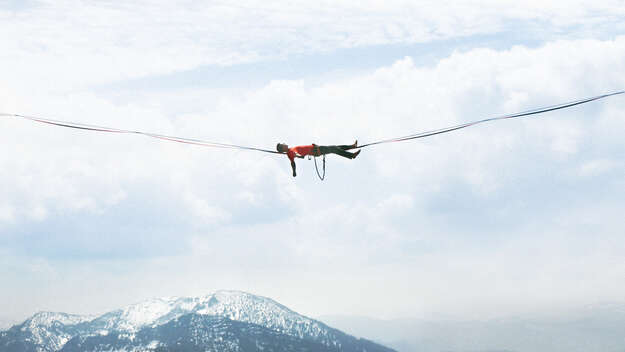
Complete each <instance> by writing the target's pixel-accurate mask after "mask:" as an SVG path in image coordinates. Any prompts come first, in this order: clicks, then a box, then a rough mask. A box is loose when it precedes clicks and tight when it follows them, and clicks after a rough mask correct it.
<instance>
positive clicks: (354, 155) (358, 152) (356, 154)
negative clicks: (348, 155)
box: [352, 149, 362, 159]
mask: <svg viewBox="0 0 625 352" xmlns="http://www.w3.org/2000/svg"><path fill="white" fill-rule="evenodd" d="M361 150H362V149H361ZM358 154H360V150H359V151H357V152H355V153H354V154H352V159H356V157H357V156H358Z"/></svg>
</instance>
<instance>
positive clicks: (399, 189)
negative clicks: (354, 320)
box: [0, 2, 625, 316]
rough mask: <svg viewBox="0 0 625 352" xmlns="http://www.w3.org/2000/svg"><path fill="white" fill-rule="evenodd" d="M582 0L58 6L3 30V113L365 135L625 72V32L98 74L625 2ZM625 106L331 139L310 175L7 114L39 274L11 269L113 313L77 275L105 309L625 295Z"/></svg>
mask: <svg viewBox="0 0 625 352" xmlns="http://www.w3.org/2000/svg"><path fill="white" fill-rule="evenodd" d="M563 4H564V3H557V2H553V3H549V4H539V3H530V4H529V5H521V4H519V5H513V6H510V5H509V4H507V5H499V4H498V3H492V4H490V5H484V6H479V7H476V6H475V4H473V3H471V2H466V3H461V4H459V5H457V6H456V7H451V6H447V5H442V6H441V5H432V6H420V7H419V8H418V9H417V8H415V7H413V5H411V4H405V6H402V8H401V10H398V8H397V7H396V6H388V5H386V4H385V3H384V4H383V3H378V2H368V3H365V4H364V7H359V9H357V11H354V6H351V5H350V4H345V3H343V4H342V5H334V4H325V5H323V6H322V5H302V4H300V5H299V6H308V7H299V6H294V7H291V6H290V5H285V4H281V3H271V4H269V5H262V6H261V5H257V4H256V5H255V4H254V3H246V4H245V5H241V6H239V7H234V6H230V5H220V4H215V5H212V7H204V6H205V5H196V4H186V5H185V4H183V5H180V6H176V7H172V6H170V5H166V4H165V5H162V4H161V5H159V4H155V3H136V4H132V5H124V6H115V5H109V4H103V3H98V4H95V3H89V2H84V3H80V4H74V3H59V5H51V4H50V3H43V4H42V5H40V6H38V7H36V8H34V9H25V10H23V11H21V12H18V13H16V14H13V13H11V14H6V13H5V14H3V16H5V18H4V19H6V20H7V21H2V23H3V24H1V25H0V26H6V27H4V28H5V29H7V30H9V27H11V31H13V32H10V33H14V34H15V35H14V36H12V37H13V38H27V39H25V40H24V41H23V42H22V43H19V42H18V41H17V40H12V41H5V42H3V44H0V45H3V46H4V49H6V50H3V51H2V52H3V54H1V55H3V56H2V60H3V62H6V63H7V65H4V66H3V67H5V69H4V72H3V75H4V74H6V76H3V77H7V79H6V81H5V83H3V86H2V87H0V94H1V98H0V108H1V109H2V110H4V109H8V110H10V111H16V112H23V111H26V112H27V113H33V114H40V115H42V116H46V117H51V118H58V119H67V120H75V121H77V122H84V123H92V124H98V125H105V126H115V127H120V128H128V129H142V130H147V131H153V132H158V133H164V134H171V135H180V136H185V137H190V138H202V139H210V140H215V141H220V142H230V143H236V144H242V145H254V146H259V147H264V148H273V146H274V145H275V143H276V142H279V141H283V142H287V143H289V144H304V143H306V144H307V143H312V142H316V143H324V144H326V143H327V144H334V143H348V142H352V141H353V140H354V139H355V138H358V139H359V141H360V142H361V143H365V142H369V141H373V140H377V139H382V138H387V137H394V136H401V135H405V134H409V133H413V132H418V131H423V130H430V129H436V128H439V127H444V126H449V125H453V124H456V123H460V122H466V121H471V120H474V119H479V118H483V117H488V116H494V115H499V114H504V113H509V112H515V111H519V110H524V109H527V108H532V107H537V106H543V105H549V104H553V103H559V102H563V101H567V100H570V99H574V98H581V97H586V96H591V95H595V94H599V93H603V92H607V91H612V90H616V89H622V87H623V86H625V84H624V83H625V82H624V80H623V78H622V77H625V75H624V74H625V64H624V62H625V61H624V60H623V57H625V37H623V36H616V37H614V36H611V37H610V38H608V39H604V40H589V39H560V40H557V41H553V42H549V43H544V44H543V45H540V46H537V47H528V46H522V45H518V46H513V47H509V48H507V49H504V50H497V49H492V48H490V49H489V48H471V49H469V50H457V51H455V52H453V54H451V55H449V56H447V57H445V58H443V59H442V60H439V61H437V62H436V63H435V64H431V65H430V64H428V65H420V64H419V63H418V58H413V57H405V58H398V59H397V60H395V62H394V63H393V64H391V65H382V66H380V67H377V68H376V69H375V70H369V71H365V72H358V73H355V74H352V75H348V76H340V75H336V76H335V75H328V76H324V77H323V79H318V80H316V81H314V82H313V83H311V80H313V79H312V78H311V79H307V78H302V79H296V80H293V79H281V80H273V81H271V82H269V83H268V84H265V85H262V86H260V87H251V88H250V87H247V86H241V87H235V88H230V89H223V90H220V89H214V88H201V87H200V88H193V87H191V88H186V89H183V90H173V91H162V92H158V93H157V94H156V93H155V94H151V93H149V94H148V93H145V92H144V91H137V92H136V94H137V96H140V98H135V96H133V95H129V96H124V97H123V99H119V98H118V97H114V96H111V95H107V94H99V93H98V91H97V90H96V89H93V87H94V86H95V85H100V84H103V83H107V82H114V81H124V80H126V79H129V78H135V77H154V76H155V75H156V76H158V75H162V74H167V73H170V72H175V71H178V70H185V69H193V68H197V67H198V65H206V64H217V65H236V64H237V63H242V62H251V61H255V60H256V61H258V60H264V59H266V58H268V57H273V56H276V57H278V56H282V57H283V58H284V60H286V61H285V62H287V63H288V58H289V55H294V54H297V53H302V52H311V51H324V50H326V51H332V50H336V49H337V48H353V47H358V46H371V45H377V44H380V43H386V44H388V43H395V42H404V43H407V42H420V41H431V40H439V39H440V38H458V37H461V36H476V35H479V34H480V33H487V34H488V33H491V34H492V33H500V32H501V31H505V30H510V28H509V27H506V26H505V22H506V21H507V20H509V19H516V20H517V21H522V25H523V26H532V25H531V24H529V23H530V22H531V23H534V25H535V26H537V27H538V28H549V29H553V30H554V31H556V30H559V31H562V32H566V31H567V30H570V31H572V32H573V33H575V34H579V33H581V32H583V31H584V30H589V27H590V25H581V24H578V23H577V22H578V21H581V20H584V21H585V20H587V19H589V16H590V14H592V16H593V18H596V19H599V20H601V21H604V20H605V21H608V22H607V23H614V22H615V21H616V20H615V19H618V18H620V17H619V16H621V13H620V12H621V7H619V6H616V5H618V4H617V3H609V2H608V3H602V4H597V5H592V4H583V3H582V4H580V6H578V7H575V6H572V7H569V6H563ZM539 5H540V6H539ZM387 6H388V7H387ZM70 7H72V10H73V11H69V9H70ZM73 7H75V8H73ZM138 8H142V9H143V10H145V11H143V13H144V14H145V16H144V17H137V16H134V14H136V13H137V11H138ZM578 9H579V12H578ZM373 10H375V11H373ZM465 10H466V11H465ZM163 12H167V13H168V14H170V15H171V16H168V17H167V18H164V17H163V16H159V15H158V14H162V13H163ZM456 13H463V15H465V14H466V16H467V17H464V16H463V18H468V19H467V20H464V19H463V18H458V16H455V15H454V16H451V15H450V14H456ZM610 13H613V15H611V14H610ZM261 15H262V16H261ZM595 16H596V17H595ZM609 16H614V17H609ZM96 17H97V18H96ZM608 17H609V18H608ZM59 18H61V19H63V21H61V20H59ZM253 18H260V20H259V21H260V22H258V21H253V20H252V19H253ZM395 18H396V20H394V19H395ZM339 19H341V20H339ZM523 21H527V22H523ZM59 22H63V24H62V25H59ZM544 22H548V23H549V24H548V25H544ZM591 22H592V21H591ZM475 23H481V25H480V26H475V25H474V24H475ZM593 23H594V22H593ZM225 24H227V26H226V25H225ZM319 24H323V25H319ZM543 25H544V26H545V27H542V26H543ZM577 25H580V26H581V27H583V28H585V29H582V30H580V31H581V32H578V31H577V29H570V27H576V26H577ZM523 26H522V28H525V27H523ZM223 28H228V29H229V30H228V31H224V30H223ZM614 28H617V29H618V26H615V27H614ZM617 29H615V30H614V32H609V33H618V30H617ZM537 31H538V32H539V30H537ZM155 32H158V33H159V34H160V35H155V34H154V33H155ZM224 32H226V33H224ZM7 33H9V32H7ZM556 36H557V35H556ZM563 36H564V35H563ZM307 38H308V39H309V40H306V39H307ZM278 47H279V48H280V50H277V51H276V50H275V49H276V48H278ZM163 48H166V49H163ZM8 67H12V69H11V70H9V68H8ZM35 82H37V85H35V84H34V83H35ZM623 106H625V105H624V103H623V101H622V99H621V97H614V98H610V99H607V100H603V101H600V102H595V103H591V104H589V105H585V106H580V107H576V108H573V109H570V110H566V111H561V112H556V113H550V114H545V115H540V116H537V117H534V118H528V119H524V120H513V121H505V122H498V123H493V124H489V125H481V126H478V127H473V128H470V129H466V130H463V131H461V132H455V133H450V134H446V135H442V136H436V137H431V138H429V139H423V140H416V141H412V142H406V143H397V144H386V145H380V146H377V147H371V148H368V149H364V150H363V152H362V154H361V155H360V156H359V157H358V159H356V160H354V161H349V160H343V159H340V158H338V157H329V158H328V178H327V180H326V181H324V182H319V181H317V180H316V176H315V174H314V166H313V164H312V162H309V161H308V160H298V173H299V176H298V178H297V179H293V178H291V176H290V167H289V164H288V161H287V160H286V159H285V158H280V157H277V156H274V155H264V154H257V153H251V152H243V151H240V152H239V151H231V150H213V149H204V148H199V147H190V146H182V145H175V144H171V143H167V142H159V141H156V140H151V139H147V138H140V137H138V136H128V135H103V134H97V133H85V132H80V131H73V130H68V129H59V128H53V127H49V126H43V125H37V124H33V123H31V122H27V121H20V120H15V119H5V118H3V119H1V120H0V131H4V132H3V134H2V140H3V143H6V145H8V146H11V148H2V151H0V184H3V185H9V187H5V188H2V192H1V194H2V197H0V198H1V200H0V249H2V251H3V254H6V255H7V256H6V257H5V258H6V259H4V263H5V264H6V265H3V266H2V267H4V268H12V269H17V270H9V269H6V273H5V274H7V275H8V273H9V272H11V271H13V272H20V273H23V277H28V278H29V280H30V279H32V282H31V283H27V282H26V281H25V280H24V279H23V278H20V276H19V275H18V274H11V275H10V276H6V277H10V281H11V282H12V283H13V284H14V285H13V286H15V288H14V289H13V290H12V291H7V292H5V293H4V295H5V296H4V298H6V297H7V296H12V297H17V296H19V294H21V293H25V295H24V296H23V297H26V298H25V300H27V299H30V300H31V301H32V302H35V303H36V304H35V303H34V304H31V305H28V307H33V308H32V309H35V308H34V307H46V309H47V310H54V309H55V307H59V308H56V309H58V310H66V311H75V312H80V311H88V310H89V309H95V308H93V306H91V305H90V304H91V303H93V302H86V301H84V300H83V299H80V300H78V303H76V302H77V301H76V293H72V292H71V289H76V287H80V289H79V293H83V294H85V297H87V296H90V297H94V298H93V300H95V301H97V302H96V303H93V304H95V305H96V306H97V307H100V308H97V309H108V308H115V307H116V306H118V305H120V304H121V303H122V302H126V303H128V301H129V300H130V301H131V302H132V301H137V300H139V299H142V298H145V297H146V296H158V295H175V294H178V295H186V294H197V293H202V292H204V291H210V290H213V289H217V288H239V289H245V290H250V291H253V292H256V293H259V294H265V295H268V296H271V297H275V298H276V299H278V300H280V301H281V302H285V303H290V305H291V306H293V307H294V308H296V310H301V311H303V312H305V313H307V312H310V313H314V314H320V313H326V312H327V313H329V312H333V313H341V312H342V313H358V312H367V313H370V314H371V315H378V316H385V315H386V316H398V315H402V314H413V313H414V314H416V313H417V312H419V311H420V310H429V311H436V310H448V311H456V310H457V311H459V312H460V311H465V312H469V313H470V312H475V311H482V312H483V311H488V310H489V309H492V306H490V308H489V304H490V303H492V302H497V304H499V306H503V307H506V310H508V311H509V310H512V307H513V306H515V305H516V306H523V307H527V306H529V305H534V304H537V305H538V303H540V304H543V305H546V306H548V305H549V304H551V303H553V302H554V301H556V300H557V299H558V298H560V297H562V295H563V294H565V293H566V294H567V295H570V297H571V298H570V302H572V303H575V302H583V301H584V300H600V299H610V298H615V297H619V295H620V294H622V292H623V289H622V287H621V286H620V285H619V284H618V283H617V282H618V280H614V278H615V277H618V275H620V274H622V268H621V267H620V266H618V265H612V266H611V264H610V263H612V264H614V263H615V258H618V257H619V256H620V255H621V254H622V253H623V252H622V249H623V248H622V245H620V241H619V240H618V236H617V234H618V233H619V231H620V230H621V229H622V225H620V224H621V223H622V221H621V219H620V212H619V209H622V208H623V200H622V199H623V197H622V196H621V194H620V193H621V192H620V190H622V189H623V184H622V183H623V182H622V181H621V179H622V177H620V175H622V174H623V172H622V171H623V170H622V168H623V165H625V163H624V161H623V158H622V155H621V154H622V153H620V152H619V151H620V150H621V149H622V148H621V144H622V135H623V132H625V131H624V129H625V127H624V126H623V123H622V122H623V121H622V110H623ZM589 233H598V234H599V236H601V237H592V236H589V235H588V234H589ZM597 238H600V239H601V240H598V239H597ZM563 243H565V244H566V246H563ZM606 253H607V255H606V256H604V257H602V254H606ZM528 258H531V260H528ZM579 258H582V259H583V260H584V261H583V262H578V259H579ZM31 262H36V263H39V264H41V265H40V266H39V267H40V268H43V269H41V270H44V269H45V270H44V271H45V272H44V271H41V272H40V273H39V274H35V271H36V270H35V268H31V267H30V266H29V265H27V264H26V263H31ZM608 268H609V269H608ZM31 269H32V270H31ZM578 272H580V273H582V274H583V275H584V277H587V278H589V277H590V273H591V272H593V273H594V275H595V276H594V278H589V280H590V281H592V282H593V283H594V284H595V286H594V287H596V288H594V289H584V290H578V291H575V289H576V287H577V286H576V285H578V284H577V283H576V282H577V281H576V280H577V278H576V273H578ZM536 274H538V279H537V278H536V277H537V276H536ZM3 277H4V276H3ZM94 278H97V279H94ZM96 281H97V282H96ZM37 285H39V286H41V287H44V288H45V289H46V291H45V292H46V294H47V298H43V297H41V295H40V294H39V292H41V291H36V290H34V288H35V287H36V286H37ZM82 285H84V286H82ZM102 287H106V288H107V289H106V290H102ZM519 287H520V288H521V289H519ZM122 288H123V289H122ZM485 289H488V290H489V291H488V292H490V293H489V294H487V295H484V291H485ZM111 291H116V293H115V294H114V297H105V296H106V295H108V294H109V293H110V292H111ZM200 291H202V292H200ZM572 291H574V293H573V294H571V292H572ZM98 292H103V293H98ZM86 293H89V295H86ZM293 297H306V299H302V298H293ZM311 297H313V298H311ZM354 297H361V299H357V300H354ZM380 297H384V298H385V299H380ZM523 297H529V298H527V299H524V298H523ZM0 298H3V297H0ZM113 301H115V302H113ZM415 301H418V302H421V303H419V304H413V302H415ZM54 302H59V303H54ZM328 302H330V303H328ZM370 302H374V303H370ZM406 302H410V303H409V304H408V303H406ZM474 303H475V304H474ZM20 305H21V306H22V307H26V303H23V302H22V303H20ZM72 307H77V308H75V309H72ZM90 307H91V308H90ZM26 310H27V308H24V309H23V311H26ZM15 314H17V313H15ZM20 314H22V313H20Z"/></svg>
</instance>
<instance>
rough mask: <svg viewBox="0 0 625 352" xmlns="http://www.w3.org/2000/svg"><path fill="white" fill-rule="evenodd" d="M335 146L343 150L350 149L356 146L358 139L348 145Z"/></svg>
mask: <svg viewBox="0 0 625 352" xmlns="http://www.w3.org/2000/svg"><path fill="white" fill-rule="evenodd" d="M337 147H339V148H341V149H343V150H350V149H354V148H358V141H355V142H354V144H350V145H337Z"/></svg>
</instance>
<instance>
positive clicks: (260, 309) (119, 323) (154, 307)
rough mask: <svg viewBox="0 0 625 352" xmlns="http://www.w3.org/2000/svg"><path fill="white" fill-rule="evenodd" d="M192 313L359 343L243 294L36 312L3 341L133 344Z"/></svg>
mask: <svg viewBox="0 0 625 352" xmlns="http://www.w3.org/2000/svg"><path fill="white" fill-rule="evenodd" d="M189 314H194V315H197V316H216V317H223V318H227V319H229V320H232V321H235V322H241V323H247V324H254V325H257V326H261V327H264V328H267V329H269V330H271V331H274V332H276V333H278V334H283V335H287V336H291V337H293V338H296V339H305V340H308V341H314V342H315V343H319V344H321V345H324V346H328V347H334V348H338V349H339V350H340V349H341V346H342V345H350V344H354V342H358V340H357V339H354V338H353V337H351V336H349V335H346V334H344V333H342V332H340V331H338V330H336V329H333V328H331V327H328V326H327V325H325V324H323V323H322V322H319V321H317V320H314V319H310V318H307V317H305V316H302V315H300V314H297V313H296V312H293V311H292V310H290V309H288V308H287V307H285V306H283V305H281V304H279V303H277V302H276V301H274V300H272V299H269V298H266V297H261V296H255V295H252V294H249V293H245V292H240V291H217V292H215V293H213V294H209V295H205V296H201V297H191V298H189V297H169V298H155V299H150V300H147V301H144V302H141V303H137V304H133V305H130V306H127V307H125V308H122V309H119V310H115V311H112V312H109V313H106V314H103V315H101V316H98V317H95V318H94V317H86V316H79V315H70V314H64V313H48V312H42V313H37V314H35V315H34V316H33V317H31V318H30V319H29V320H27V321H26V322H24V323H23V324H21V325H19V326H15V327H13V328H11V329H9V330H7V331H6V332H3V333H2V334H1V335H0V342H1V341H2V339H4V340H5V341H9V340H11V339H13V340H15V341H17V340H19V341H23V342H24V343H30V344H33V345H34V346H38V348H37V349H38V350H42V351H57V350H59V349H60V348H61V347H63V345H64V344H65V343H67V341H69V340H70V339H72V337H75V336H80V337H81V338H87V337H88V336H107V335H108V334H111V333H113V334H116V335H115V336H119V337H120V338H126V339H129V340H130V341H132V340H133V339H134V338H135V336H136V334H137V333H138V332H139V331H141V330H142V329H150V328H156V327H158V326H162V325H164V324H167V323H169V322H171V321H172V320H177V319H178V318H180V317H183V316H186V315H189ZM16 328H19V331H17V330H15V329H16ZM9 335H10V336H9ZM11 336H12V337H11ZM20 339H21V340H20ZM0 347H2V346H1V345H0ZM0 349H1V348H0Z"/></svg>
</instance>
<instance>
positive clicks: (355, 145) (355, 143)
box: [352, 140, 358, 148]
mask: <svg viewBox="0 0 625 352" xmlns="http://www.w3.org/2000/svg"><path fill="white" fill-rule="evenodd" d="M357 147H358V140H356V141H355V142H354V144H352V148H357Z"/></svg>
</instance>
